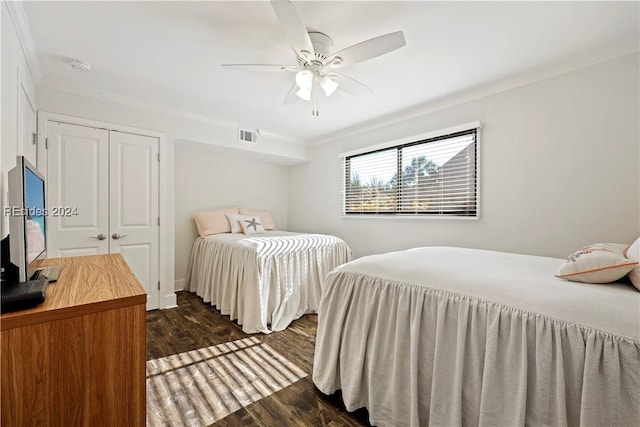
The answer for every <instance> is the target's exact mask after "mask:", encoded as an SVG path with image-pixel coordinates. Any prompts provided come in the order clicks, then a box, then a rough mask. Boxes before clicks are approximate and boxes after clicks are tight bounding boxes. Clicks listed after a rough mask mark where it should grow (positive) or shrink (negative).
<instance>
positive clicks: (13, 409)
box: [0, 254, 147, 426]
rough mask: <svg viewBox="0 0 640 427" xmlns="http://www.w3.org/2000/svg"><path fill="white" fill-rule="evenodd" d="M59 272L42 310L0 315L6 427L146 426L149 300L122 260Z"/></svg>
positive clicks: (68, 261) (75, 263) (70, 264)
mask: <svg viewBox="0 0 640 427" xmlns="http://www.w3.org/2000/svg"><path fill="white" fill-rule="evenodd" d="M48 265H62V266H63V267H62V271H61V273H60V277H59V279H58V281H57V282H54V283H50V284H49V287H48V288H47V293H46V298H45V301H44V303H43V304H41V305H39V306H37V307H34V308H31V309H27V310H22V311H16V312H10V313H5V314H2V316H1V317H0V329H1V330H2V332H1V333H2V338H1V341H2V353H1V354H0V358H1V362H0V363H1V365H2V369H1V374H2V379H1V382H2V389H1V391H2V396H1V400H2V413H1V414H0V416H1V417H2V425H3V426H28V425H44V426H63V425H69V426H70V425H74V426H97V425H103V426H143V425H144V424H145V406H146V402H145V359H146V357H145V352H146V325H145V319H146V312H145V304H146V301H147V296H146V293H145V291H144V289H143V288H142V286H141V285H140V283H139V282H138V280H137V279H136V278H135V276H134V275H133V273H132V272H131V270H130V269H129V266H128V265H127V264H126V262H125V261H124V259H123V258H122V256H120V255H119V254H111V255H97V256H84V257H72V258H57V259H48V260H44V261H43V262H42V263H41V266H48Z"/></svg>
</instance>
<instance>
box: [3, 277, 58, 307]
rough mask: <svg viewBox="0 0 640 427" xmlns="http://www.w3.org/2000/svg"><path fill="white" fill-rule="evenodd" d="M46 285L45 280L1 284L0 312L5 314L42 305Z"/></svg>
mask: <svg viewBox="0 0 640 427" xmlns="http://www.w3.org/2000/svg"><path fill="white" fill-rule="evenodd" d="M48 285H49V282H48V281H47V279H45V278H40V279H35V280H29V281H27V282H10V283H7V282H3V283H2V288H0V302H1V306H0V310H1V311H2V312H3V313H6V312H8V311H14V310H21V309H24V308H30V307H34V306H36V305H38V304H42V303H43V302H44V297H45V295H46V292H47V286H48Z"/></svg>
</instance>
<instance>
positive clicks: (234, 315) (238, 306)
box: [185, 231, 351, 333]
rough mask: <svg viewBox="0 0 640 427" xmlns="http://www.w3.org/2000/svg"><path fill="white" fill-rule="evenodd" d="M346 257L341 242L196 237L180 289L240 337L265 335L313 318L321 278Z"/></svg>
mask: <svg viewBox="0 0 640 427" xmlns="http://www.w3.org/2000/svg"><path fill="white" fill-rule="evenodd" d="M350 257H351V250H350V249H349V247H348V246H347V244H346V243H345V242H344V241H343V240H341V239H339V238H337V237H335V236H328V235H322V234H300V233H290V232H286V231H268V232H266V233H265V234H261V235H259V237H252V236H245V235H244V234H216V235H213V236H208V237H207V238H204V239H203V238H200V237H199V238H197V239H196V241H195V243H194V245H193V249H192V252H191V259H190V265H189V268H188V271H187V279H186V284H185V287H186V289H188V290H190V291H191V292H196V293H197V294H198V295H199V296H200V297H202V299H203V300H204V301H205V302H210V303H211V304H212V305H215V306H216V308H218V309H219V310H220V311H221V312H222V314H226V315H229V316H230V317H231V320H236V319H237V320H238V323H239V324H240V325H242V330H243V331H244V332H246V333H256V332H263V333H269V332H271V331H279V330H282V329H284V328H286V327H287V326H288V325H289V324H290V323H291V322H292V321H293V320H295V319H297V318H299V317H300V316H302V315H303V314H305V313H315V312H316V311H317V309H318V303H319V301H320V296H321V295H322V287H323V284H324V280H325V277H326V275H327V274H328V273H329V272H330V271H331V270H332V269H334V268H335V267H337V266H339V265H341V264H344V263H345V262H347V261H349V259H350Z"/></svg>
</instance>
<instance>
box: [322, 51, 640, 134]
mask: <svg viewBox="0 0 640 427" xmlns="http://www.w3.org/2000/svg"><path fill="white" fill-rule="evenodd" d="M639 49H640V46H639V44H638V41H633V42H629V43H626V44H623V45H620V46H618V47H616V48H614V49H607V50H606V51H598V52H591V53H590V54H587V55H583V56H580V57H578V58H573V59H572V60H570V61H565V62H562V63H559V64H555V65H553V66H547V67H543V68H536V69H534V70H530V71H528V72H525V73H523V74H520V75H518V76H516V77H511V78H508V79H505V80H502V81H499V82H494V83H490V84H487V85H482V86H478V87H475V88H472V89H469V90H464V91H461V92H458V93H454V94H452V95H447V96H444V97H442V98H438V99H436V100H434V101H430V102H427V103H426V104H422V105H420V106H418V107H414V108H410V109H407V110H403V111H400V112H398V113H392V114H389V115H386V116H383V117H378V118H376V119H373V120H368V121H366V122H364V123H361V124H358V125H355V126H351V127H347V128H345V129H342V130H339V131H336V132H332V133H330V134H328V135H326V136H324V137H321V138H319V139H317V140H316V141H314V142H313V143H311V144H310V145H311V146H316V145H322V144H328V143H331V142H336V141H340V140H343V139H345V138H349V137H353V136H356V135H361V134H365V133H369V132H373V131H376V130H379V129H381V128H384V127H387V126H392V125H395V124H399V123H402V122H405V121H407V120H411V119H413V118H417V117H420V116H425V115H428V114H431V113H434V112H436V111H440V110H444V109H446V108H450V107H454V106H456V105H461V104H465V103H467V102H471V101H475V100H477V99H481V98H485V97H488V96H491V95H495V94H498V93H501V92H506V91H508V90H512V89H516V88H518V87H522V86H526V85H529V84H532V83H535V82H538V81H542V80H545V79H548V78H551V77H555V76H559V75H562V74H566V73H569V72H572V71H576V70H579V69H581V68H586V67H589V66H592V65H596V64H599V63H604V62H607V61H611V60H614V59H616V58H621V57H623V56H627V55H630V54H633V53H637V52H638V51H639Z"/></svg>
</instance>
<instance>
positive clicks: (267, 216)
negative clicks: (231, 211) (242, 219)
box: [238, 208, 276, 230]
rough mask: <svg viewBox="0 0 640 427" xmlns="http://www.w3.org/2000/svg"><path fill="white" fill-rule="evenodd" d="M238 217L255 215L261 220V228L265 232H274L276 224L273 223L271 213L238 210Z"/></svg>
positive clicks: (256, 210) (261, 210)
mask: <svg viewBox="0 0 640 427" xmlns="http://www.w3.org/2000/svg"><path fill="white" fill-rule="evenodd" d="M238 213H239V214H240V215H257V216H259V217H260V218H261V219H262V226H263V227H264V229H265V230H275V229H276V224H275V223H274V222H273V218H272V217H271V213H270V212H269V211H268V210H266V209H245V208H240V211H239V212H238Z"/></svg>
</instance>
